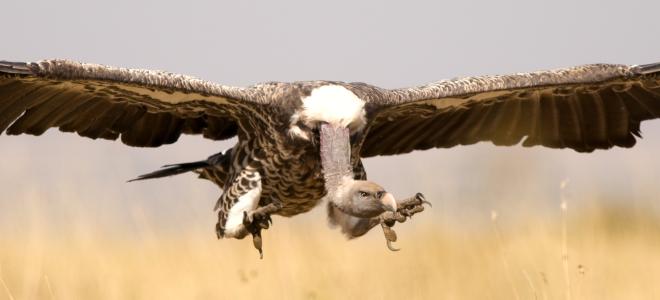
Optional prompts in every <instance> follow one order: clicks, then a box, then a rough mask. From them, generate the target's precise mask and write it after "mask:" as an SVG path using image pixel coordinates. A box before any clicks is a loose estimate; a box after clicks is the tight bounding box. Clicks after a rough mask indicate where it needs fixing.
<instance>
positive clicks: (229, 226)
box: [224, 173, 261, 237]
mask: <svg viewBox="0 0 660 300" xmlns="http://www.w3.org/2000/svg"><path fill="white" fill-rule="evenodd" d="M256 176H257V178H256V179H257V180H258V183H257V187H255V188H253V189H251V190H249V191H248V192H247V193H245V194H243V195H242V196H240V197H239V198H238V202H236V204H234V206H232V207H231V209H230V210H229V216H228V217H227V222H225V231H224V236H225V237H234V236H236V235H237V234H238V233H240V232H241V230H242V229H243V227H244V226H243V213H244V212H248V213H249V212H251V211H253V210H254V209H256V208H257V205H258V204H259V198H260V197H261V180H260V179H261V178H260V176H259V173H256Z"/></svg>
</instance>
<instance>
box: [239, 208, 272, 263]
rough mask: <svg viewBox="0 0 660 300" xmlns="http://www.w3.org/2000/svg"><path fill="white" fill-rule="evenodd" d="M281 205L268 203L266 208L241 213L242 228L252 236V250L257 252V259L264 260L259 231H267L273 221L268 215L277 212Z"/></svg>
mask: <svg viewBox="0 0 660 300" xmlns="http://www.w3.org/2000/svg"><path fill="white" fill-rule="evenodd" d="M281 208H282V205H281V204H279V203H270V204H268V205H266V206H260V207H257V208H256V209H255V210H253V211H250V212H244V213H243V226H245V229H247V231H248V232H249V233H250V234H251V235H252V242H253V244H254V248H256V249H257V251H259V258H262V259H263V258H264V252H263V248H262V239H261V230H262V229H268V227H270V224H272V223H273V220H272V219H271V218H270V215H271V214H273V213H275V212H277V211H279V210H280V209H281Z"/></svg>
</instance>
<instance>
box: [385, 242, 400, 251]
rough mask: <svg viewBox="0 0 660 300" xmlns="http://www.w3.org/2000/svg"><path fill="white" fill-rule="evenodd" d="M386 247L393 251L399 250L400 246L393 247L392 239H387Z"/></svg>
mask: <svg viewBox="0 0 660 300" xmlns="http://www.w3.org/2000/svg"><path fill="white" fill-rule="evenodd" d="M387 249H390V251H394V252H396V251H399V250H401V248H394V246H393V245H392V241H387Z"/></svg>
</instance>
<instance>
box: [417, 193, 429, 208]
mask: <svg viewBox="0 0 660 300" xmlns="http://www.w3.org/2000/svg"><path fill="white" fill-rule="evenodd" d="M415 198H416V199H417V200H419V201H420V202H421V203H422V204H428V205H429V207H433V204H431V202H429V201H426V197H424V195H423V194H422V193H417V194H415Z"/></svg>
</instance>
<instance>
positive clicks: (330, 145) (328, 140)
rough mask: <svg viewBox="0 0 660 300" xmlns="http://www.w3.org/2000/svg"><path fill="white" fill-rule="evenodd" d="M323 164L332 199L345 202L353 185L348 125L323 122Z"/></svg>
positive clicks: (321, 137) (321, 138)
mask: <svg viewBox="0 0 660 300" xmlns="http://www.w3.org/2000/svg"><path fill="white" fill-rule="evenodd" d="M320 143H321V146H320V152H321V164H322V166H323V177H324V179H325V187H326V189H327V190H328V194H327V195H328V196H327V197H329V199H330V201H333V202H336V203H337V204H339V202H344V203H346V204H348V203H347V202H348V201H342V200H341V199H344V200H345V199H346V196H347V195H346V194H348V191H349V190H350V188H351V186H352V185H353V181H354V180H353V169H352V167H351V141H350V133H349V129H348V128H347V127H343V126H336V125H330V124H321V130H320Z"/></svg>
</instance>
